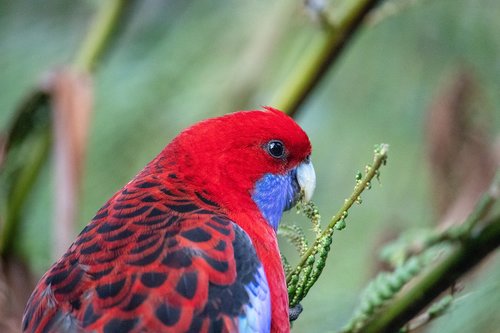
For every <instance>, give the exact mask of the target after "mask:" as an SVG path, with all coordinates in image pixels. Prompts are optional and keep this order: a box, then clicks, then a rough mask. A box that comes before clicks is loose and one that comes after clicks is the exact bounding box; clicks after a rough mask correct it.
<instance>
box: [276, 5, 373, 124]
mask: <svg viewBox="0 0 500 333" xmlns="http://www.w3.org/2000/svg"><path fill="white" fill-rule="evenodd" d="M379 1H380V0H358V1H356V3H355V4H354V5H353V6H352V7H351V8H350V10H349V11H348V12H347V13H346V14H345V16H344V17H343V18H342V19H341V20H340V22H338V23H337V24H335V25H330V26H327V27H326V31H324V32H323V33H322V34H321V35H320V36H318V37H317V38H316V39H315V40H314V41H313V43H312V45H311V46H309V47H308V50H309V52H308V53H307V54H305V55H304V57H303V59H301V60H300V61H299V64H298V65H297V66H296V67H295V68H296V69H295V71H294V72H293V73H292V74H291V75H290V78H289V79H287V80H286V81H285V84H284V85H283V87H282V88H281V89H280V90H279V91H278V93H277V96H275V98H273V102H272V103H271V105H273V106H274V107H276V108H278V109H280V110H283V111H285V112H286V113H288V114H289V115H294V114H295V113H296V112H297V110H298V109H299V107H300V106H301V105H302V104H303V103H304V101H305V100H306V98H307V97H308V96H309V95H310V94H311V92H312V91H313V89H314V88H315V87H316V86H317V85H318V83H319V82H320V80H321V78H322V77H323V76H324V75H325V74H326V72H327V70H328V69H329V67H330V65H332V64H333V63H334V61H335V60H336V59H337V58H338V56H339V55H340V54H341V52H342V50H344V49H345V46H346V45H347V43H348V42H349V41H350V40H352V37H353V36H354V33H355V32H356V31H357V29H358V28H359V27H360V25H361V24H362V22H363V20H364V18H365V17H366V15H367V14H368V13H370V11H371V10H372V9H373V8H374V7H375V5H376V4H377V3H378V2H379Z"/></svg>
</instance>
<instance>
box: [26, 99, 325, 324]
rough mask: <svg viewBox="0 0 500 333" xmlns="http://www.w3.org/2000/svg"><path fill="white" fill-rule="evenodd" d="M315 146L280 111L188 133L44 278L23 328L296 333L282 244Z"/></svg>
mask: <svg viewBox="0 0 500 333" xmlns="http://www.w3.org/2000/svg"><path fill="white" fill-rule="evenodd" d="M311 150H312V148H311V143H310V141H309V138H308V136H307V134H306V133H305V132H304V130H303V129H302V128H301V127H300V126H299V125H298V124H297V123H296V122H295V121H294V120H293V119H292V118H291V117H289V116H288V115H286V114H285V113H283V112H282V111H280V110H277V109H274V108H272V107H263V108H262V110H248V111H238V112H234V113H229V114H226V115H223V116H219V117H215V118H210V119H207V120H203V121H201V122H199V123H196V124H194V125H192V126H191V127H188V128H187V129H185V130H183V131H181V132H180V134H178V135H177V136H176V137H175V138H174V139H173V140H172V141H171V142H170V143H169V144H168V145H167V146H166V147H165V148H164V149H163V150H162V151H161V152H160V154H159V155H158V156H156V157H155V158H154V159H153V160H152V161H151V162H150V163H148V164H147V165H146V166H145V167H144V169H142V170H141V171H140V172H139V173H138V174H137V175H136V176H135V177H134V178H133V179H132V180H131V181H130V182H129V183H128V184H126V185H125V186H124V187H123V188H122V189H120V190H119V191H118V192H116V193H115V194H114V195H113V196H112V197H111V198H110V199H109V200H108V201H107V202H106V203H105V204H104V206H102V207H101V208H100V209H99V210H98V211H97V213H96V215H95V216H94V217H93V219H92V220H91V222H90V223H89V224H88V225H87V226H86V227H84V229H83V230H82V231H81V233H80V234H79V235H78V236H77V237H76V239H75V241H74V242H73V243H72V244H71V246H70V247H69V249H68V250H67V252H66V253H65V254H64V255H63V256H62V257H61V258H60V259H59V260H58V261H57V262H55V263H54V264H53V265H52V266H51V267H50V268H49V270H48V271H47V272H46V273H45V274H44V275H43V276H42V278H41V279H40V281H39V282H38V284H37V285H36V287H35V289H34V291H33V292H32V294H31V296H30V298H29V300H28V302H27V305H26V308H25V311H24V314H23V319H22V331H23V332H36V333H41V332H47V333H51V332H54V333H55V332H96V333H114V332H273V333H281V332H289V331H290V321H289V305H288V293H287V288H286V279H285V273H284V270H283V266H282V264H281V256H280V252H279V247H278V241H277V228H278V225H279V223H280V220H281V218H282V215H283V212H284V211H286V210H288V209H290V208H291V207H293V206H294V205H295V204H296V203H297V201H298V200H299V197H302V198H304V199H305V200H310V199H311V196H312V193H313V192H314V189H315V185H316V175H315V171H314V167H313V165H312V162H311V157H310V156H311Z"/></svg>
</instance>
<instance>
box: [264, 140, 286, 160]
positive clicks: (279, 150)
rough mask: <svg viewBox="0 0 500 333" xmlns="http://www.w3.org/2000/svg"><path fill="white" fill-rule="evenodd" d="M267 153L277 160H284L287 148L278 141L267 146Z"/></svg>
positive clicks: (270, 142)
mask: <svg viewBox="0 0 500 333" xmlns="http://www.w3.org/2000/svg"><path fill="white" fill-rule="evenodd" d="M267 152H268V153H269V155H271V156H272V157H275V158H282V157H283V156H285V146H284V145H283V142H281V141H278V140H273V141H269V143H268V144H267Z"/></svg>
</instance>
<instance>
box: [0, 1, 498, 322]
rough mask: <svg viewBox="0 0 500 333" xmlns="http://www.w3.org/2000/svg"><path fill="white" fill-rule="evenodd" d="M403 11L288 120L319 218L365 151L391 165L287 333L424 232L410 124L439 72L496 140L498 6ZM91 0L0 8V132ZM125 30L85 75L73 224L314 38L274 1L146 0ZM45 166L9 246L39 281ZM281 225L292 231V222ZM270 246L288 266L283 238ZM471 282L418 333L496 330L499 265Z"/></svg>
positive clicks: (76, 36)
mask: <svg viewBox="0 0 500 333" xmlns="http://www.w3.org/2000/svg"><path fill="white" fill-rule="evenodd" d="M405 1H408V2H410V3H411V5H409V6H406V7H403V9H402V10H400V11H398V12H396V13H391V14H390V15H386V16H385V18H383V19H382V20H380V21H374V22H375V23H368V25H367V26H366V27H365V28H364V29H363V30H362V31H361V33H360V34H359V35H357V37H356V38H355V39H354V41H353V43H351V45H350V46H349V48H348V49H347V50H346V51H347V52H345V53H344V54H343V56H342V58H341V59H340V61H339V62H337V63H336V65H335V67H334V68H333V69H332V70H330V71H329V73H328V75H327V76H326V78H325V79H324V80H323V81H322V82H321V84H320V87H319V88H318V89H317V90H316V91H315V92H314V93H313V95H312V96H311V97H310V98H309V99H308V100H307V101H306V103H305V105H304V106H303V107H302V109H301V111H300V114H298V117H297V119H298V121H299V122H300V124H301V125H302V126H303V127H304V128H305V130H306V131H307V132H308V133H309V136H310V138H311V141H312V143H313V147H314V154H313V160H314V164H315V167H316V172H317V175H318V188H317V192H316V194H315V202H316V203H317V204H318V206H319V207H320V208H321V211H322V214H323V215H324V216H331V215H333V213H334V209H336V207H339V206H341V204H342V201H343V199H344V195H343V193H349V192H350V190H351V186H352V177H353V176H354V175H353V170H357V169H361V168H363V164H364V163H365V159H366V157H365V155H364V152H365V151H366V148H367V147H371V146H372V145H373V144H374V143H376V142H387V143H389V144H390V145H391V159H390V161H389V164H388V166H387V168H386V170H384V179H383V185H382V187H381V188H380V189H378V190H377V192H376V195H371V196H370V200H368V201H367V202H366V203H364V204H363V205H361V206H360V207H359V208H358V209H356V210H354V211H353V212H352V213H351V214H350V216H349V220H350V222H351V223H350V224H349V227H348V228H347V229H346V232H343V233H342V234H341V237H336V238H335V240H334V242H333V243H332V255H331V256H330V258H329V259H328V260H329V264H328V265H327V266H326V269H325V272H324V273H323V276H322V278H320V279H319V281H318V283H317V284H316V287H315V288H314V289H312V290H311V292H310V294H309V297H308V298H307V299H306V300H305V301H304V302H303V306H304V312H303V313H302V315H301V317H300V319H299V320H298V321H297V322H296V323H295V324H294V329H293V330H294V331H295V332H311V331H313V332H315V331H317V332H323V331H327V330H331V329H332V328H338V327H341V326H342V325H343V324H345V320H346V318H348V317H349V316H350V315H351V313H352V312H353V309H354V307H355V304H356V303H357V301H358V298H359V293H360V291H361V290H362V289H363V286H364V284H365V283H366V281H367V280H368V279H369V278H370V277H371V276H372V275H373V274H374V270H375V268H376V260H377V258H376V257H375V256H374V253H375V251H374V249H375V248H377V247H378V246H379V244H380V242H381V240H386V239H387V238H390V236H391V235H394V234H395V233H398V232H399V231H401V230H402V229H409V228H414V227H415V228H417V227H426V226H432V225H433V224H434V223H435V216H433V214H432V212H433V208H432V202H431V194H430V184H429V175H428V170H427V165H426V163H425V156H424V153H425V150H424V147H423V142H424V137H423V135H424V131H423V123H424V118H425V114H426V110H427V108H428V107H429V103H430V102H431V100H432V99H433V98H434V97H435V92H436V89H437V88H438V87H439V86H440V85H441V84H442V83H443V82H444V81H445V80H446V79H447V78H448V77H450V76H451V75H454V73H455V72H456V71H458V70H461V69H462V68H467V69H469V70H471V71H472V72H473V73H474V74H475V77H476V80H477V83H478V85H479V87H480V91H481V97H482V98H481V104H480V105H481V107H480V108H478V109H479V110H480V111H481V112H482V113H483V116H485V117H486V118H487V119H488V120H489V121H488V122H489V126H490V127H491V128H490V129H491V131H492V132H493V133H496V134H497V135H498V133H499V132H500V112H499V111H500V110H499V108H500V107H499V105H500V94H499V93H498V92H499V91H500V60H499V58H498V55H499V54H500V34H498V31H500V21H499V20H498V17H499V16H500V3H499V2H498V1H496V0H476V1H467V0H434V1H425V0H420V1H409V0H392V1H390V2H393V3H401V2H405ZM98 2H99V1H95V0H80V1H73V2H71V3H70V2H68V1H63V0H46V1H43V2H41V1H34V0H33V1H28V0H22V1H8V0H3V1H0V50H2V52H1V54H0V68H2V75H1V76H0V110H1V111H0V128H5V127H6V126H7V124H8V122H9V120H10V119H11V117H12V115H13V112H14V110H15V108H16V106H17V105H18V104H19V103H20V101H21V100H22V99H23V97H24V96H26V94H27V92H28V91H30V89H31V88H33V87H34V86H36V84H37V83H38V82H39V81H40V80H41V79H42V78H43V77H44V75H46V73H47V71H49V70H50V69H52V68H54V67H57V66H59V65H63V64H65V63H68V62H70V61H71V59H72V58H73V57H74V55H75V52H76V50H77V49H78V46H79V45H80V43H81V41H82V40H83V39H84V36H85V33H86V31H87V29H88V28H89V24H90V22H91V17H92V15H93V13H94V10H95V6H96V4H97V3H98ZM350 3H351V1H350V0H330V1H327V4H328V11H329V12H330V13H331V15H332V16H333V17H336V16H337V15H339V13H340V12H342V11H343V10H345V8H346V6H348V5H349V4H350ZM382 8H384V7H382ZM382 17H384V15H382ZM128 20H129V22H128V24H127V25H126V27H125V28H124V30H123V31H122V32H121V34H120V35H119V36H118V38H117V39H116V40H115V41H114V44H113V49H112V51H111V52H109V53H108V54H107V56H106V58H105V59H104V61H103V62H102V63H101V65H100V67H99V68H98V70H97V72H96V75H95V77H94V88H95V107H94V114H93V119H92V123H91V133H90V136H89V138H90V139H89V147H88V157H87V162H86V168H85V177H84V192H83V198H82V201H81V216H80V222H79V223H80V226H82V227H83V225H85V224H86V223H87V222H88V221H89V220H90V219H91V218H92V216H93V214H94V213H95V211H96V210H97V209H98V208H99V207H100V205H102V204H103V203H104V201H105V200H106V199H107V198H109V197H110V196H111V195H112V194H113V193H114V192H115V191H117V190H118V189H119V188H120V187H121V186H122V185H123V184H125V183H126V182H127V181H128V180H129V179H130V178H131V177H132V176H133V175H135V173H136V172H138V171H139V170H140V169H141V168H142V167H143V166H144V165H145V164H146V163H147V162H148V161H149V160H150V159H151V158H152V157H154V156H155V154H157V153H158V152H159V151H160V150H161V149H162V147H163V146H164V145H165V144H166V143H167V142H169V141H170V139H171V138H173V137H174V136H175V135H176V134H177V133H178V132H179V131H180V130H181V129H183V128H184V127H186V126H188V125H190V124H192V123H193V122H195V121H197V120H200V119H203V118H207V117H210V116H215V115H220V114H223V113H227V112H230V111H234V110H236V109H243V108H258V107H260V106H261V105H266V104H268V103H270V100H271V98H272V97H273V95H274V93H275V92H276V89H277V87H279V86H280V85H281V83H282V82H283V81H284V80H286V79H287V75H288V74H289V72H290V71H291V70H292V69H293V68H294V65H295V63H296V61H297V59H298V58H299V56H300V55H301V53H302V52H303V51H304V50H305V49H307V48H308V45H309V43H310V41H311V38H312V37H313V36H315V34H318V32H319V30H320V28H319V26H318V25H317V24H315V23H314V22H313V21H312V20H311V19H310V17H309V16H308V15H307V14H306V13H305V11H304V10H303V8H302V6H301V3H300V2H299V1H285V0H280V1H273V2H270V1H264V0H256V1H246V2H235V1H233V2H230V1H213V0H212V1H196V2H194V1H180V0H175V1H160V0H149V1H143V2H141V4H140V5H137V6H136V7H135V8H134V12H133V13H131V15H129V17H128ZM251 75H253V76H254V78H253V79H252V80H249V79H248V78H249V77H250V76H251ZM360 152H363V153H360ZM51 170H52V165H51V163H47V164H46V165H45V166H44V168H43V171H42V175H41V177H40V179H39V180H38V181H37V184H36V186H35V188H34V191H33V193H32V194H31V195H30V199H29V202H28V204H27V205H26V210H25V212H24V219H23V225H22V230H21V232H22V234H21V237H20V241H19V242H18V243H17V244H16V249H17V252H18V254H19V255H20V256H21V257H23V258H25V259H26V260H27V261H28V262H29V263H30V265H31V266H32V267H33V268H34V269H35V270H36V272H38V273H39V274H41V273H42V272H43V271H44V270H45V269H47V267H48V266H49V265H50V263H51V262H52V261H53V259H54V258H50V253H51V252H50V244H51V227H52V224H51V222H52V218H53V216H54V213H53V207H54V204H53V202H52V198H53V195H52V192H53V185H52V184H53V175H52V173H51ZM374 186H378V184H376V183H375V184H374ZM285 219H286V220H287V221H293V222H294V223H296V222H297V216H296V215H295V214H287V216H286V217H285ZM302 223H303V226H304V227H305V228H307V227H308V225H307V223H308V222H307V221H305V220H304V221H302ZM283 251H284V252H285V253H287V254H289V257H291V258H294V250H293V249H292V248H291V247H289V246H288V245H287V244H285V243H283ZM371 263H373V264H371ZM471 279H472V281H471V282H470V283H467V284H466V285H465V290H464V291H463V292H462V294H461V295H462V296H459V297H458V299H457V300H456V301H454V302H453V304H452V305H451V308H450V309H449V310H448V312H447V314H446V315H445V316H444V317H442V318H440V319H438V320H437V321H436V322H435V323H433V325H432V327H431V328H430V330H429V331H430V332H458V331H460V332H492V331H494V330H495V329H497V328H498V327H500V317H498V316H497V315H496V313H497V312H498V309H499V304H500V301H499V295H498V293H496V292H493V291H495V290H497V289H498V287H499V285H498V281H500V257H499V256H498V254H496V255H495V256H493V257H491V258H490V259H489V260H488V264H487V265H485V266H484V267H483V269H482V270H481V271H480V272H478V273H477V274H475V275H474V276H472V277H471Z"/></svg>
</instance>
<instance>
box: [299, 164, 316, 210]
mask: <svg viewBox="0 0 500 333" xmlns="http://www.w3.org/2000/svg"><path fill="white" fill-rule="evenodd" d="M297 182H298V183H299V186H300V189H301V190H302V191H304V199H305V200H306V201H310V200H311V198H312V196H313V193H314V189H315V188H316V173H315V172H314V167H313V165H312V162H311V160H310V159H309V158H308V159H307V160H305V161H304V162H302V163H300V164H299V166H298V167H297Z"/></svg>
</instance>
